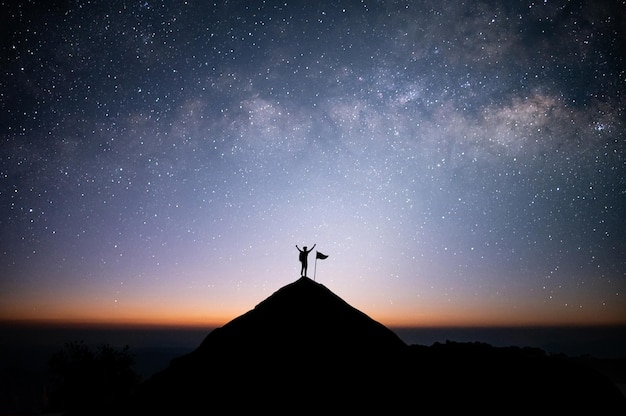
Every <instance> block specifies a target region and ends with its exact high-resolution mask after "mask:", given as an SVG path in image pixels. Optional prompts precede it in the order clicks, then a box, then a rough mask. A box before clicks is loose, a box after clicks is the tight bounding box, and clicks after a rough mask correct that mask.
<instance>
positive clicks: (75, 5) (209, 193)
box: [0, 1, 626, 324]
mask: <svg viewBox="0 0 626 416" xmlns="http://www.w3.org/2000/svg"><path fill="white" fill-rule="evenodd" d="M19 3H21V4H19ZM625 6H626V4H625V3H624V2H621V1H600V2H576V1H570V2H567V1H543V2H532V1H524V2H497V1H496V2H491V1H486V2H468V3H466V4H460V3H459V2H456V1H443V2H441V1H425V2H375V1H362V2H325V1H324V2H289V1H281V2H272V1H268V2H245V1H233V2H225V3H224V4H221V3H220V4H218V5H212V4H209V3H208V2H203V1H186V2H164V1H124V2H122V1H91V2H89V1H60V2H48V1H40V2H37V1H34V2H4V3H2V15H3V16H4V17H3V21H4V23H3V25H2V26H3V28H2V44H1V47H2V54H1V67H2V69H1V74H0V86H1V92H0V108H1V110H2V119H1V120H0V131H1V134H2V136H1V140H2V144H1V148H0V212H1V216H0V233H1V236H2V239H1V242H0V256H1V257H0V274H1V281H0V293H1V296H2V298H3V301H2V302H1V303H2V304H1V305H0V318H7V319H18V318H29V319H46V318H59V319H61V318H62V319H75V320H76V319H78V320H80V319H85V320H105V321H107V320H110V321H116V320H130V321H132V320H136V321H141V320H150V319H152V320H155V321H159V320H161V321H166V320H168V319H169V320H176V319H178V320H181V321H184V320H186V321H194V322H210V321H220V320H222V321H223V320H225V319H228V318H229V317H234V316H235V315H236V314H238V313H240V312H244V311H246V310H247V309H249V308H250V307H252V306H254V304H256V303H257V302H258V301H260V300H262V299H263V298H265V297H266V296H268V295H269V294H270V293H272V292H273V291H275V290H276V289H278V288H279V287H280V286H282V285H284V284H286V283H288V282H291V281H293V280H295V279H297V278H298V277H299V275H298V273H299V270H300V265H299V263H298V257H297V255H298V253H297V250H296V248H295V247H294V246H295V245H296V244H298V245H299V246H300V247H302V246H303V245H308V246H309V247H310V246H312V245H313V244H317V246H316V249H317V250H319V251H321V252H323V253H324V254H327V255H328V256H329V257H328V258H327V259H325V260H320V261H318V262H317V263H314V260H313V259H311V258H310V259H309V263H310V266H309V277H314V278H315V279H316V280H317V281H319V282H320V283H323V284H325V285H327V286H328V287H329V288H330V289H331V290H333V291H335V292H336V293H338V294H339V295H341V296H342V297H343V298H344V299H346V300H347V301H349V302H350V303H351V304H353V305H354V306H356V307H358V308H359V309H361V310H363V311H365V312H368V313H370V314H371V315H372V316H374V317H375V318H378V319H381V320H383V321H384V322H396V323H398V322H402V323H410V324H429V323H432V324H436V323H438V324H444V323H463V324H488V323H516V322H517V323H520V322H521V323H527V322H531V323H550V322H558V323H614V322H618V321H619V322H622V323H623V322H624V317H626V301H624V292H625V290H626V237H625V234H626V215H625V214H626V142H625V136H624V134H625V133H624V131H625V126H624V124H625V120H624V109H625V104H626V103H625V99H624V92H625V91H626V69H625V68H626V66H625V65H624V57H625V56H626V38H625V30H624V29H625V24H626V23H625V20H624V17H623V16H624V13H623V10H624V7H625ZM313 256H314V254H313ZM312 269H313V270H312Z"/></svg>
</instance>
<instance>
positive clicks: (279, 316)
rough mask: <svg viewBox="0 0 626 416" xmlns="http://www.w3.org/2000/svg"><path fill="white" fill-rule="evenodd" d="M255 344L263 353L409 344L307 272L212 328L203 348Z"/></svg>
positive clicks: (392, 347) (371, 348)
mask: <svg viewBox="0 0 626 416" xmlns="http://www.w3.org/2000/svg"><path fill="white" fill-rule="evenodd" d="M241 345H246V346H248V347H250V346H254V347H255V348H256V349H259V350H260V351H263V353H264V354H266V353H268V351H267V350H269V352H271V353H272V354H273V353H274V352H276V353H280V354H285V353H288V352H289V351H290V349H292V348H298V349H299V350H300V351H310V352H311V353H315V351H318V352H319V348H332V349H333V350H335V351H338V350H347V349H349V350H350V351H351V352H352V353H354V352H355V350H360V349H365V350H394V349H396V350H397V349H400V348H404V347H406V346H407V345H406V344H405V343H404V342H403V341H402V340H401V339H400V338H399V337H398V336H397V335H396V334H395V333H394V332H392V331H391V330H389V329H388V328H386V327H385V326H383V325H382V324H380V323H379V322H377V321H375V320H373V319H372V318H370V317H369V316H367V315H366V314H364V313H363V312H361V311H359V310H357V309H356V308H354V307H352V306H351V305H349V304H348V303H347V302H345V301H344V300H343V299H341V298H340V297H339V296H337V295H336V294H335V293H333V292H332V291H331V290H329V289H328V288H326V287H325V286H324V285H322V284H320V283H317V282H314V281H313V280H311V279H310V278H308V277H301V278H299V279H298V280H296V281H295V282H293V283H290V284H287V285H286V286H283V287H282V288H280V289H278V290H277V291H276V292H274V293H273V294H272V295H270V296H269V297H268V298H266V299H265V300H263V301H262V302H260V303H259V304H258V305H256V306H255V307H254V309H252V310H250V311H248V312H247V313H245V314H243V315H241V316H239V317H237V318H235V319H233V320H232V321H230V322H229V323H227V324H226V325H224V326H223V327H221V328H218V329H216V330H214V331H213V332H211V333H210V334H209V335H208V336H207V337H206V339H205V340H204V342H203V343H202V344H201V345H200V348H199V349H198V350H199V351H203V350H205V349H211V348H219V347H227V348H229V349H232V348H236V347H237V346H241Z"/></svg>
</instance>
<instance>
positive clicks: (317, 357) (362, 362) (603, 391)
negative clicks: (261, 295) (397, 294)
mask: <svg viewBox="0 0 626 416" xmlns="http://www.w3.org/2000/svg"><path fill="white" fill-rule="evenodd" d="M624 410H626V403H625V400H624V397H623V396H622V394H621V393H620V391H619V390H618V389H617V388H616V387H615V385H614V384H612V383H611V382H610V381H609V380H608V379H606V378H605V377H604V376H602V375H600V373H597V372H595V371H594V370H592V369H590V367H589V366H585V365H581V364H580V363H579V362H577V361H574V360H570V359H568V358H567V357H563V356H548V355H546V354H545V353H544V352H543V351H542V350H538V349H529V348H524V349H521V348H516V347H510V348H495V347H491V346H490V345H487V344H481V343H451V342H447V343H445V344H439V343H437V344H434V345H432V346H419V345H410V346H409V345H407V344H405V343H404V342H403V341H402V340H401V339H400V338H399V337H398V336H397V335H396V334H395V333H394V332H393V331H391V330H389V329H388V328H386V327H385V326H384V325H382V324H380V323H379V322H377V321H375V320H373V319H371V318H370V317H369V316H367V315H366V314H364V313H363V312H361V311H359V310H357V309H355V308H354V307H352V306H350V305H349V304H348V303H346V302H345V301H344V300H342V299H341V298H340V297H338V296H337V295H335V294H334V293H333V292H331V291H330V290H329V289H327V288H326V287H325V286H323V285H321V284H319V283H316V282H314V281H312V280H311V279H309V278H306V277H302V278H300V279H298V280H297V281H295V282H293V283H291V284H288V285H286V286H284V287H282V288H280V289H279V290H277V291H276V292H275V293H274V294H272V295H271V296H269V297H268V298H267V299H265V300H264V301H262V302H261V303H259V304H258V305H257V306H256V307H255V308H254V309H252V310H250V311H249V312H247V313H245V314H243V315H241V316H239V317H237V318H235V319H233V320H232V321H230V322H229V323H227V324H226V325H224V326H223V327H221V328H217V329H215V330H213V331H212V332H210V333H209V334H208V335H207V337H206V338H205V340H204V341H203V342H202V343H201V344H200V345H199V346H198V348H197V349H196V350H194V351H193V352H191V353H190V354H187V355H183V356H181V357H179V358H176V359H174V360H173V361H172V362H171V364H170V366H169V367H168V368H166V369H164V370H163V371H161V372H159V373H157V374H155V375H154V376H153V377H152V378H150V379H149V380H147V381H145V382H144V383H143V384H142V385H141V386H140V388H139V390H138V391H137V394H136V395H135V396H134V398H133V400H132V401H131V402H130V403H123V404H121V405H120V408H119V409H116V410H115V412H116V413H117V414H193V413H202V414H224V413H229V414H241V413H244V412H245V413H249V412H261V411H268V412H273V413H276V412H279V413H290V414H301V413H312V412H326V413H328V412H333V413H335V412H342V413H350V414H353V413H359V412H367V413H368V414H369V413H381V414H394V413H426V412H431V413H432V412H433V411H437V412H446V411H480V412H483V413H484V412H487V413H496V412H497V413H499V414H501V413H518V412H536V411H540V412H542V413H545V412H547V411H558V412H559V413H560V414H563V413H565V412H567V411H575V412H577V413H578V414H580V412H583V413H584V412H585V411H589V412H592V413H593V414H621V415H623V414H626V413H624Z"/></svg>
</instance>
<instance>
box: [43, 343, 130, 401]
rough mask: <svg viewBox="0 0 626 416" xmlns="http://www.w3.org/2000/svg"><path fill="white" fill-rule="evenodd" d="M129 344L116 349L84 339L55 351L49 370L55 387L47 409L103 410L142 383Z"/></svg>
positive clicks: (125, 396) (126, 395)
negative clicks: (135, 368)
mask: <svg viewBox="0 0 626 416" xmlns="http://www.w3.org/2000/svg"><path fill="white" fill-rule="evenodd" d="M134 361H135V360H134V356H133V355H132V354H131V353H130V349H129V347H128V346H125V347H124V348H123V349H121V350H117V349H115V348H113V347H111V346H110V345H108V344H103V345H100V346H98V347H96V349H95V350H92V349H90V348H89V347H88V346H87V345H85V344H84V342H82V341H73V342H69V343H67V344H65V346H64V348H63V349H62V350H61V351H58V352H56V353H55V354H53V355H52V357H51V358H50V361H49V370H50V374H51V376H52V378H53V380H52V381H53V383H54V384H53V389H52V391H51V392H50V397H49V400H48V406H47V407H48V409H47V410H48V411H68V412H70V413H81V412H85V411H90V412H93V411H103V410H105V409H107V408H109V407H110V406H111V405H113V404H115V403H118V402H120V401H121V400H123V399H125V398H127V397H128V396H129V395H130V394H131V393H132V392H133V390H134V388H135V387H136V386H137V385H138V383H139V376H138V375H137V374H136V373H135V371H134V370H133V368H132V367H133V365H134Z"/></svg>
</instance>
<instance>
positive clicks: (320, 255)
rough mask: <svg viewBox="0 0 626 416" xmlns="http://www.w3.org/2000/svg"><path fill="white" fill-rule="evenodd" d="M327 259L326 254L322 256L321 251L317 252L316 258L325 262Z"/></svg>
mask: <svg viewBox="0 0 626 416" xmlns="http://www.w3.org/2000/svg"><path fill="white" fill-rule="evenodd" d="M326 257H328V256H327V255H326V254H322V253H320V252H319V251H316V252H315V258H316V259H320V260H324V259H325V258H326Z"/></svg>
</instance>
